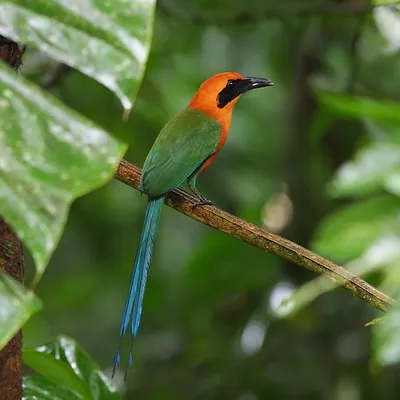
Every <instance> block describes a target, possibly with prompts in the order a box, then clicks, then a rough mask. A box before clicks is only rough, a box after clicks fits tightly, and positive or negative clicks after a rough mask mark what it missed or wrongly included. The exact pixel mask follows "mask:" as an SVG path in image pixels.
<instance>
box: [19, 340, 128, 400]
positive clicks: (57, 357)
mask: <svg viewBox="0 0 400 400" xmlns="http://www.w3.org/2000/svg"><path fill="white" fill-rule="evenodd" d="M23 359H24V362H25V364H27V365H28V366H29V367H31V368H32V369H34V370H35V371H36V372H38V373H39V374H41V375H42V376H43V377H45V378H46V379H47V380H48V381H49V382H51V383H53V384H55V385H59V386H61V387H63V388H66V389H68V390H70V391H73V392H76V393H77V394H79V395H80V396H81V397H82V398H83V399H93V400H103V399H110V400H117V399H120V398H121V396H120V394H119V393H118V391H117V389H116V388H115V387H114V386H113V385H112V384H111V383H110V382H109V381H108V379H107V378H106V377H105V375H104V374H103V373H102V372H101V371H100V369H99V367H98V366H97V365H96V364H95V362H94V361H93V360H92V359H91V358H90V357H89V356H88V354H87V353H86V352H85V351H84V350H83V349H82V348H81V347H80V346H79V345H78V344H77V343H76V342H75V341H74V340H72V339H70V338H67V337H65V336H60V337H57V338H56V339H54V340H52V341H50V342H48V343H46V344H45V345H43V346H40V347H38V348H36V349H27V350H24V352H23Z"/></svg>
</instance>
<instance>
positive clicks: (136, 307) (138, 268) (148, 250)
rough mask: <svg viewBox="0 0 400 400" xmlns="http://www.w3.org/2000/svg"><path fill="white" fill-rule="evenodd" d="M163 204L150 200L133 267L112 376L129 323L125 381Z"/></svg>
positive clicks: (119, 357) (118, 360)
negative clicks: (129, 342)
mask: <svg viewBox="0 0 400 400" xmlns="http://www.w3.org/2000/svg"><path fill="white" fill-rule="evenodd" d="M163 204H164V197H161V198H159V199H149V203H148V204H147V208H146V215H145V217H144V223H143V229H142V234H141V236H140V241H139V246H138V248H137V251H136V258H135V264H134V265H133V271H132V275H131V280H130V283H129V290H128V297H127V298H126V303H125V308H124V313H123V315H122V321H121V328H120V332H119V334H120V339H119V345H118V350H117V353H116V354H115V357H114V362H113V364H114V367H113V373H112V376H114V373H115V370H116V368H117V367H118V365H119V364H120V361H121V356H120V349H121V343H122V338H123V336H124V335H125V333H126V331H127V330H128V326H129V323H131V328H132V338H131V347H130V350H129V357H128V366H127V368H126V371H125V379H126V377H127V375H128V371H129V367H130V365H131V363H132V343H133V339H134V338H135V337H136V334H137V332H138V329H139V324H140V317H141V315H142V303H143V297H144V291H145V288H146V279H147V271H148V270H149V266H150V260H151V255H152V253H153V246H154V241H155V239H156V233H157V228H158V223H159V221H160V215H161V210H162V207H163Z"/></svg>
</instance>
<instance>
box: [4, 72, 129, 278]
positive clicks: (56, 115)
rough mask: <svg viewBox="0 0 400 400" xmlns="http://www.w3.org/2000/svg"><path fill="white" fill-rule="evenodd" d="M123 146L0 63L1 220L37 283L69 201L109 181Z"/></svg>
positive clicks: (50, 252) (56, 238) (61, 225)
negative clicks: (28, 259) (29, 258)
mask: <svg viewBox="0 0 400 400" xmlns="http://www.w3.org/2000/svg"><path fill="white" fill-rule="evenodd" d="M124 151H125V146H124V145H122V144H121V143H119V142H117V141H116V140H115V139H113V138H112V137H110V136H109V135H108V134H107V133H106V132H105V131H103V130H102V129H100V128H98V127H97V126H95V125H94V124H93V123H91V122H90V121H88V120H86V119H85V118H83V117H82V116H80V115H79V114H77V113H76V112H73V111H72V110H70V109H68V108H66V107H65V106H64V105H63V104H62V103H61V102H59V101H58V100H57V99H55V98H53V97H52V96H49V95H47V94H46V93H44V92H42V91H40V90H39V89H37V87H35V86H34V85H32V84H29V83H28V82H27V81H25V80H24V79H23V78H21V77H20V76H18V77H17V76H16V75H15V73H14V72H13V71H12V70H10V69H9V68H7V67H5V66H2V65H0V154H1V159H0V215H2V216H3V217H4V218H5V219H6V221H7V222H9V223H10V224H11V225H12V227H13V228H14V230H15V231H16V233H17V235H18V237H19V238H20V239H21V240H22V241H23V242H24V243H25V245H26V246H27V247H28V248H29V250H30V251H31V253H32V255H33V258H34V260H35V263H36V267H37V273H36V278H35V279H36V280H38V279H39V278H40V276H41V274H42V273H43V271H44V269H45V266H46V264H47V262H48V260H49V258H50V256H51V254H52V252H53V251H54V249H55V247H56V245H57V243H58V240H59V238H60V235H61V232H62V229H63V226H64V224H65V220H66V217H67V213H68V208H69V206H70V204H71V203H72V201H73V200H74V199H75V198H76V197H78V196H81V195H83V194H85V193H87V192H89V191H91V190H93V189H95V188H97V187H99V186H100V185H102V184H104V183H105V182H106V181H108V180H109V179H111V177H112V176H113V173H114V171H115V169H116V166H117V164H118V162H119V160H120V158H121V157H122V155H123V153H124Z"/></svg>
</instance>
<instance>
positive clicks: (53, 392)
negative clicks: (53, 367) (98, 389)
mask: <svg viewBox="0 0 400 400" xmlns="http://www.w3.org/2000/svg"><path fill="white" fill-rule="evenodd" d="M23 390H24V397H23V399H24V400H38V399H40V400H84V397H82V396H80V395H79V394H78V393H75V392H72V391H70V390H68V389H66V388H64V387H62V386H60V385H56V384H54V383H52V382H50V381H49V380H47V379H46V378H43V377H42V376H25V377H24V386H23Z"/></svg>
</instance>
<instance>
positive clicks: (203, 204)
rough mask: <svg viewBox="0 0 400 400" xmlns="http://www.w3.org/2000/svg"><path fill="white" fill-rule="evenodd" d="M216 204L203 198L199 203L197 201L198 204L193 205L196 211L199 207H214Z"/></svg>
mask: <svg viewBox="0 0 400 400" xmlns="http://www.w3.org/2000/svg"><path fill="white" fill-rule="evenodd" d="M213 205H214V203H213V202H212V201H211V200H207V199H206V198H202V199H200V200H199V201H197V202H196V203H194V204H193V205H192V210H194V209H195V208H197V207H199V206H213Z"/></svg>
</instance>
